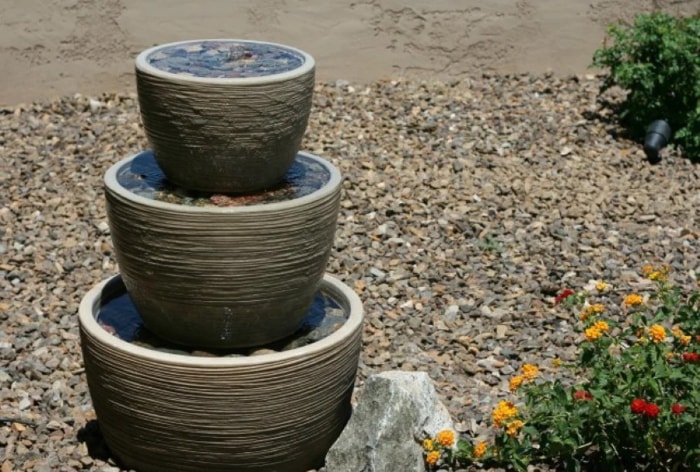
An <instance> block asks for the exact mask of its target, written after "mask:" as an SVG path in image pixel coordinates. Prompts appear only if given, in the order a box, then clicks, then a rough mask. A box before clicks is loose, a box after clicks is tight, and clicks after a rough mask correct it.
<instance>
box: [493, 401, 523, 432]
mask: <svg viewBox="0 0 700 472" xmlns="http://www.w3.org/2000/svg"><path fill="white" fill-rule="evenodd" d="M517 414H518V408H517V407H516V406H515V405H513V404H512V403H511V402H509V401H506V400H501V401H500V402H498V405H497V406H496V408H495V409H494V410H493V413H492V417H493V424H494V425H495V426H496V427H497V428H499V427H500V426H501V423H503V422H504V421H505V420H509V419H511V418H513V417H514V416H515V415H517Z"/></svg>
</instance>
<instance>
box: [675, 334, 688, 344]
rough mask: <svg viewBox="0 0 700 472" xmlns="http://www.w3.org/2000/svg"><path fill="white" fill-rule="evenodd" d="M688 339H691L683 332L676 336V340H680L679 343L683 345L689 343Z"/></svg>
mask: <svg viewBox="0 0 700 472" xmlns="http://www.w3.org/2000/svg"><path fill="white" fill-rule="evenodd" d="M690 340H691V337H690V336H688V335H685V334H684V335H683V336H681V337H679V338H678V341H680V343H681V344H682V345H684V346H687V345H688V344H690Z"/></svg>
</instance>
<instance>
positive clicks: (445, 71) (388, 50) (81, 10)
mask: <svg viewBox="0 0 700 472" xmlns="http://www.w3.org/2000/svg"><path fill="white" fill-rule="evenodd" d="M659 8H660V9H665V10H667V11H671V12H674V13H685V14H687V13H693V12H696V11H698V10H700V0H422V1H421V0H354V1H348V0H254V1H251V0H246V1H243V0H194V1H192V0H190V1H181V0H0V64H2V75H1V76H0V105H8V104H9V105H11V104H16V103H19V102H26V101H32V100H39V99H44V98H49V97H53V96H57V95H63V94H72V93H75V92H81V93H84V94H95V93H99V92H103V91H112V90H133V89H134V84H133V75H132V60H133V57H134V56H135V55H136V54H137V53H138V52H139V51H140V50H142V49H144V48H146V47H148V46H151V45H154V44H159V43H163V42H168V41H176V40H180V39H191V38H204V37H209V38H211V37H236V38H249V39H264V40H270V41H277V42H282V43H286V44H290V45H293V46H297V47H299V48H301V49H304V50H306V51H308V52H310V53H311V54H312V55H313V56H314V57H315V58H316V60H317V63H318V76H319V78H320V79H338V78H342V79H348V80H352V81H371V80H373V79H376V78H381V77H389V76H392V77H399V76H420V77H422V78H426V79H430V78H448V77H458V76H461V75H464V74H467V75H478V74H480V73H481V72H482V71H495V72H523V71H531V72H535V73H537V72H543V71H546V70H552V71H554V72H555V73H559V74H568V73H584V72H585V71H586V67H587V65H588V64H589V62H590V59H591V55H592V54H593V51H594V50H595V49H596V47H598V45H599V44H600V41H601V40H602V38H603V35H604V31H605V25H606V24H607V23H608V22H610V21H614V20H617V19H620V18H629V17H631V16H632V15H633V14H634V13H637V12H641V11H649V10H652V9H659Z"/></svg>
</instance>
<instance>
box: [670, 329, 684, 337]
mask: <svg viewBox="0 0 700 472" xmlns="http://www.w3.org/2000/svg"><path fill="white" fill-rule="evenodd" d="M671 333H672V334H673V335H674V336H675V337H677V338H680V337H681V336H683V330H682V329H680V328H679V327H678V326H676V327H675V328H673V329H672V330H671Z"/></svg>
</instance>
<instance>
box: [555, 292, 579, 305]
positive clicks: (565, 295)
mask: <svg viewBox="0 0 700 472" xmlns="http://www.w3.org/2000/svg"><path fill="white" fill-rule="evenodd" d="M573 294H574V291H573V290H571V289H570V288H566V289H564V290H562V292H561V293H560V294H559V295H557V298H555V299H554V304H555V305H559V304H560V303H561V302H563V301H564V300H566V299H567V298H569V297H570V296H571V295H573Z"/></svg>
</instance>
